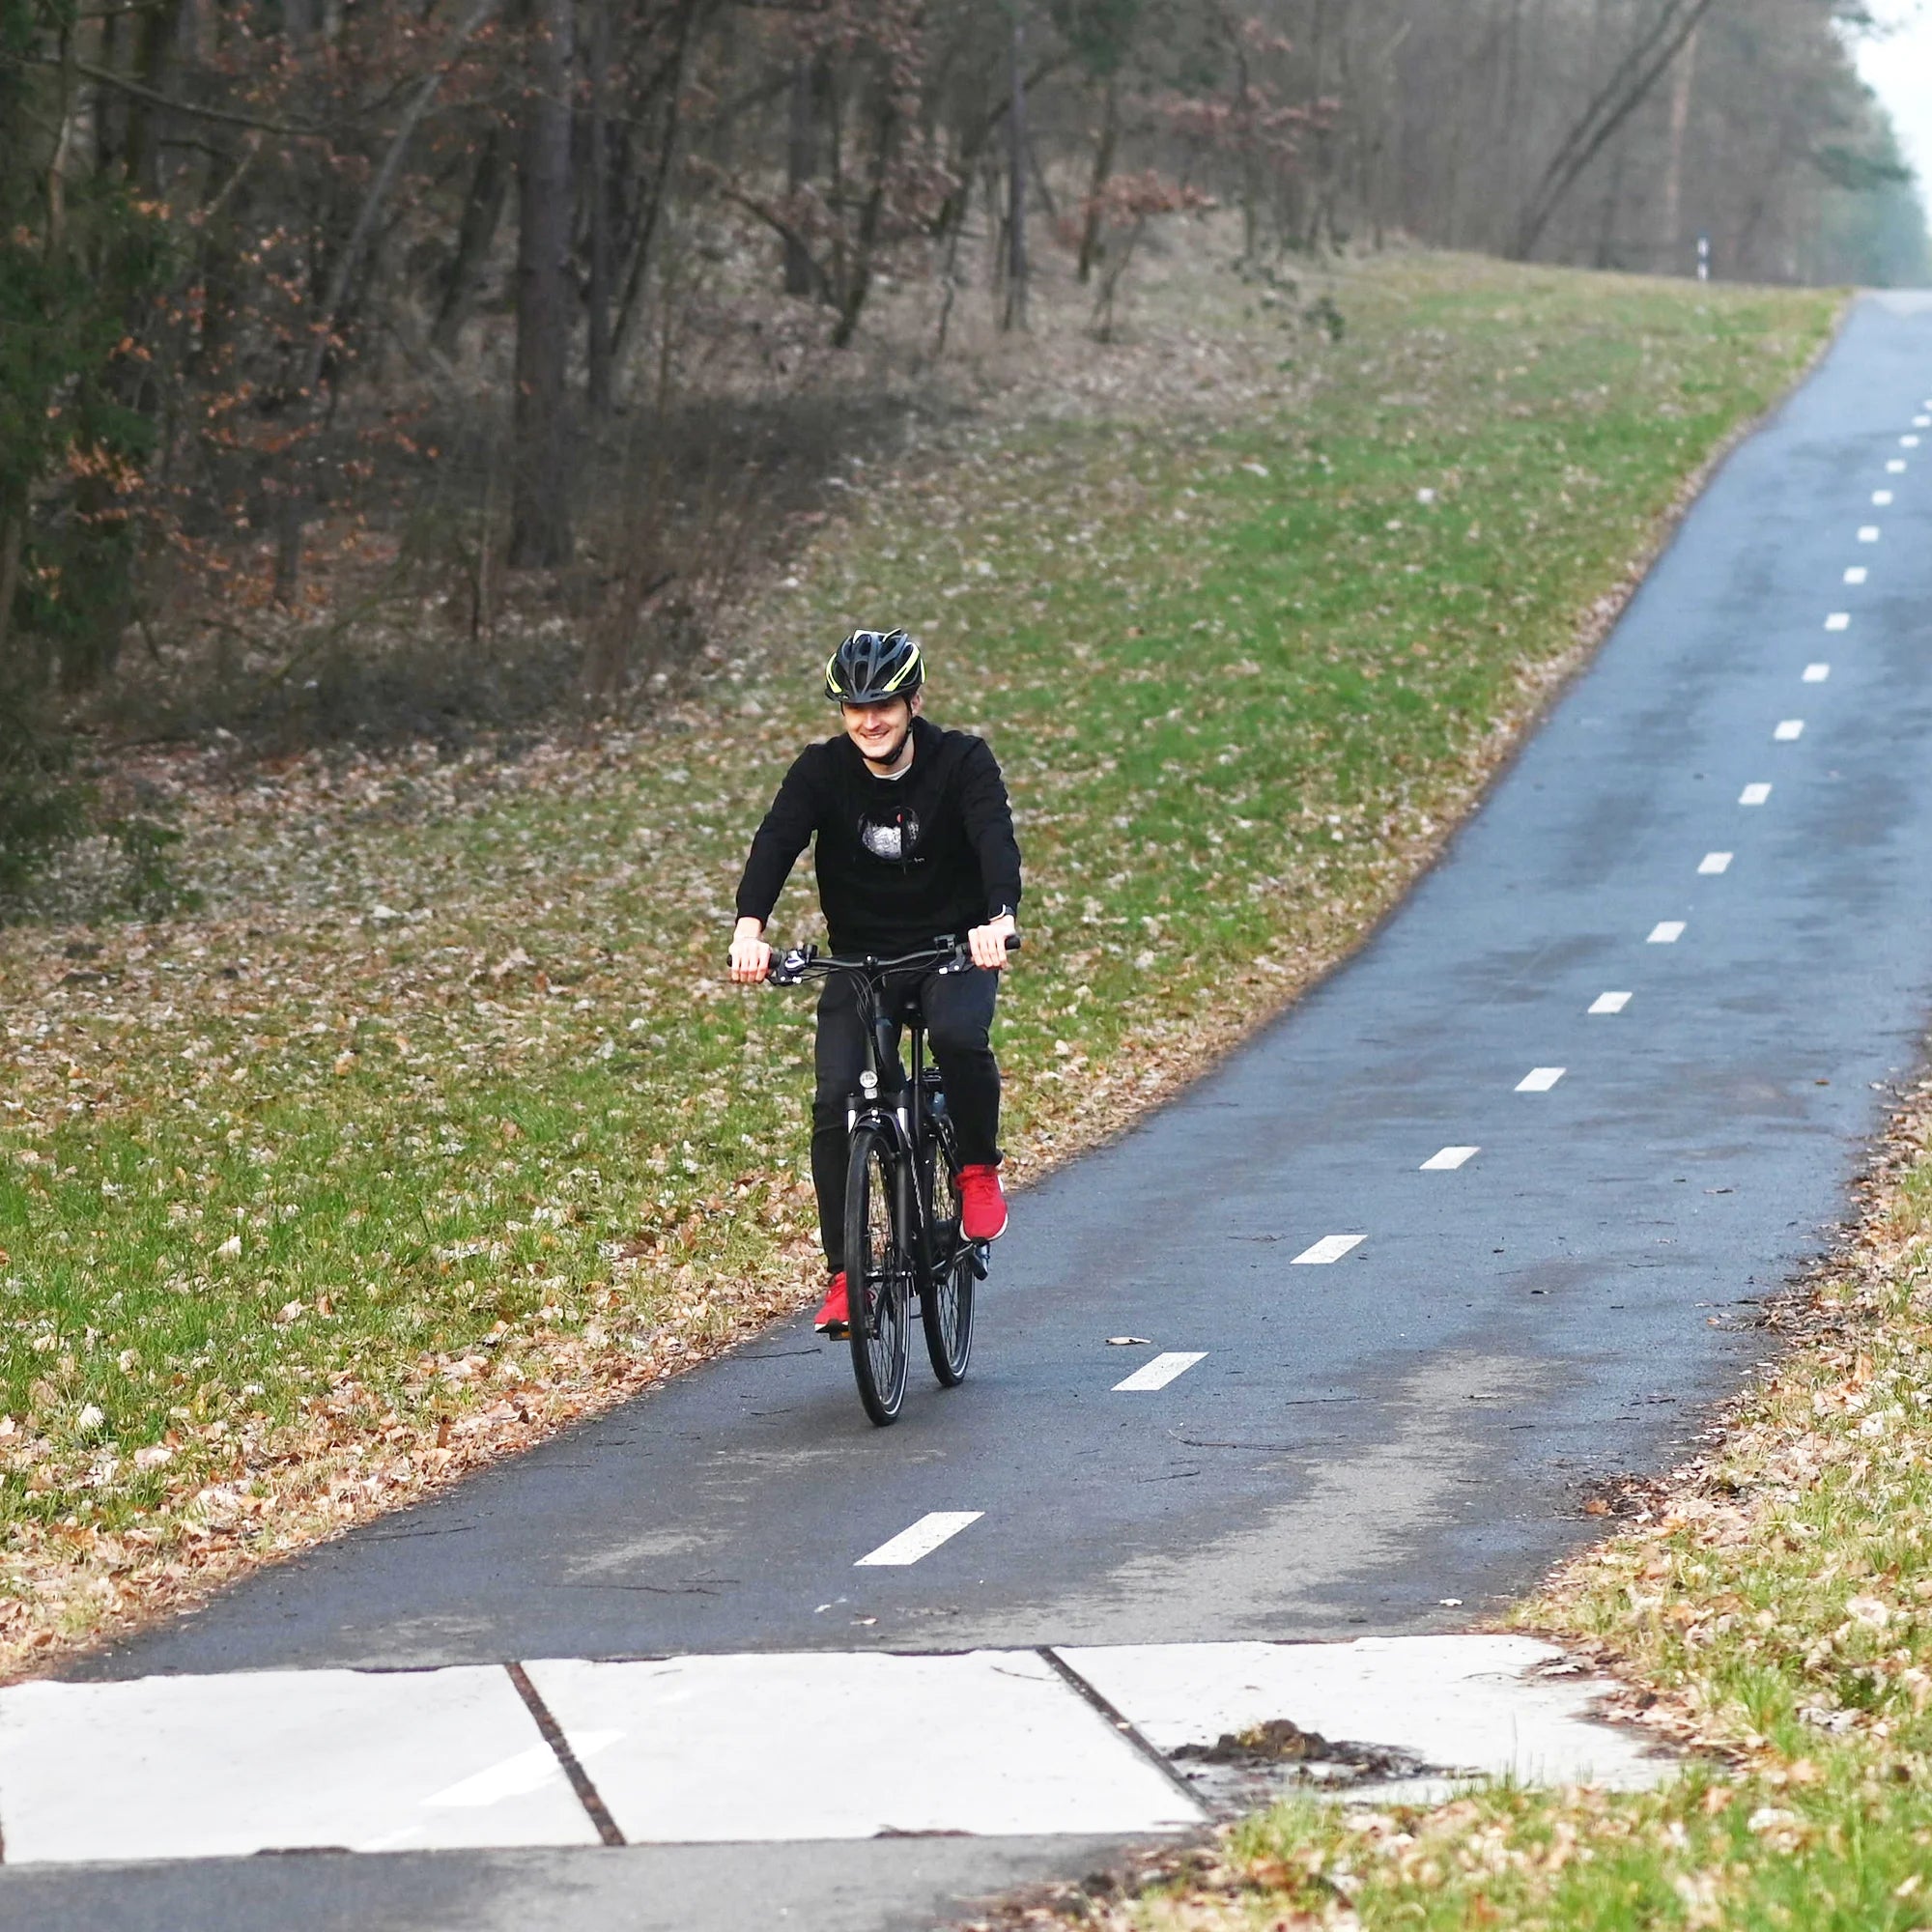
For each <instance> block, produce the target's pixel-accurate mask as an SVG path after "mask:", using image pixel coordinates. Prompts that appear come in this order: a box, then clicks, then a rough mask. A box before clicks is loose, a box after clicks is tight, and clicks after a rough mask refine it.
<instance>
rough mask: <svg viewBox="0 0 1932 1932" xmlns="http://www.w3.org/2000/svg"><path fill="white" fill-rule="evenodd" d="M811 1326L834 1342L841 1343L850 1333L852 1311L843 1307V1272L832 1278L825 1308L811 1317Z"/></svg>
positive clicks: (842, 1270) (840, 1270) (840, 1271)
mask: <svg viewBox="0 0 1932 1932" xmlns="http://www.w3.org/2000/svg"><path fill="white" fill-rule="evenodd" d="M811 1325H812V1326H813V1327H814V1328H816V1329H817V1330H818V1332H819V1333H820V1334H821V1335H829V1336H831V1338H832V1339H833V1340H834V1341H835V1342H838V1341H842V1340H843V1339H844V1338H845V1337H846V1336H847V1335H849V1334H850V1333H851V1332H852V1311H851V1309H850V1308H848V1307H847V1306H846V1305H845V1271H844V1269H843V1268H840V1269H839V1271H838V1273H837V1274H835V1275H834V1276H833V1277H832V1286H831V1288H830V1289H829V1290H827V1292H826V1295H825V1306H824V1307H823V1308H821V1309H820V1310H819V1311H818V1313H817V1314H816V1315H815V1316H813V1317H812V1320H811Z"/></svg>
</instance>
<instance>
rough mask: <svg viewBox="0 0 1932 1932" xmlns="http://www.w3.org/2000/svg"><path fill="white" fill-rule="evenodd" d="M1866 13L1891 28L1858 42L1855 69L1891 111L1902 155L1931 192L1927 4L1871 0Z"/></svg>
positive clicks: (1930, 10) (1931, 39) (1931, 69)
mask: <svg viewBox="0 0 1932 1932" xmlns="http://www.w3.org/2000/svg"><path fill="white" fill-rule="evenodd" d="M1871 11H1872V13H1873V14H1874V15H1875V16H1876V17H1877V18H1878V19H1880V20H1882V21H1883V22H1884V23H1885V24H1886V25H1887V26H1888V27H1889V28H1890V29H1891V31H1890V32H1889V34H1886V35H1884V36H1879V37H1874V38H1872V39H1869V40H1861V42H1860V43H1858V47H1857V54H1858V63H1859V71H1860V72H1861V74H1863V75H1864V77H1865V79H1866V81H1867V82H1868V83H1869V84H1870V86H1871V88H1872V91H1873V92H1874V93H1875V94H1877V96H1878V98H1879V99H1881V100H1882V101H1884V102H1885V104H1886V106H1887V107H1888V108H1889V109H1890V110H1891V120H1892V125H1893V127H1895V128H1897V129H1898V138H1899V142H1900V144H1901V145H1902V146H1903V147H1904V149H1905V157H1906V159H1907V160H1909V161H1910V162H1911V163H1912V164H1913V166H1914V167H1916V168H1917V169H1918V181H1919V185H1920V187H1921V189H1923V190H1926V191H1927V192H1928V194H1929V195H1932V5H1928V4H1927V0H1872V9H1871Z"/></svg>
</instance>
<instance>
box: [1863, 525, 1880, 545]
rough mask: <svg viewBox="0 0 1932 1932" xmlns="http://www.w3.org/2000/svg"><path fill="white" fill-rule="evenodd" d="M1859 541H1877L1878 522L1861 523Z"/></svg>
mask: <svg viewBox="0 0 1932 1932" xmlns="http://www.w3.org/2000/svg"><path fill="white" fill-rule="evenodd" d="M1859 541H1860V542H1861V543H1877V542H1878V526H1877V525H1876V524H1861V525H1860V526H1859Z"/></svg>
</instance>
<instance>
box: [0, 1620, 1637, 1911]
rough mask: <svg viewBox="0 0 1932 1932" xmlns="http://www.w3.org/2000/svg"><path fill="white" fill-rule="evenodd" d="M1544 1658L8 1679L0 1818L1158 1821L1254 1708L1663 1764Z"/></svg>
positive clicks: (1566, 1772)
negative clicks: (1194, 1760) (1186, 1763)
mask: <svg viewBox="0 0 1932 1932" xmlns="http://www.w3.org/2000/svg"><path fill="white" fill-rule="evenodd" d="M1558 1662H1561V1658H1560V1653H1558V1652H1557V1651H1556V1650H1555V1649H1554V1648H1553V1647H1552V1646H1550V1645H1548V1644H1546V1643H1541V1642H1538V1641H1536V1640H1534V1639H1532V1638H1528V1637H1512V1636H1461V1637H1423V1638H1403V1639H1393V1640H1378V1639H1373V1638H1370V1639H1364V1640H1362V1641H1359V1642H1356V1643H1350V1644H1259V1643H1225V1644H1178V1645H1139V1646H1133V1647H1129V1648H1124V1649H1119V1650H1107V1649H1080V1650H1069V1651H1065V1652H1064V1653H1052V1654H1041V1653H1038V1652H1035V1651H1027V1650H1022V1651H981V1652H974V1653H970V1654H967V1655H963V1656H950V1657H895V1656H882V1655H880V1654H879V1653H877V1652H849V1653H843V1654H840V1653H830V1654H828V1653H826V1652H822V1651H811V1652H801V1653H791V1654H784V1655H774V1654H771V1653H761V1654H755V1655H741V1656H729V1657H712V1656H702V1657H677V1658H664V1659H654V1660H639V1661H632V1662H596V1661H579V1660H571V1659H549V1660H540V1661H537V1662H530V1663H529V1664H527V1665H526V1666H524V1669H525V1671H526V1674H527V1682H528V1683H529V1684H530V1685H531V1686H532V1687H533V1689H534V1692H535V1698H536V1703H535V1705H534V1706H531V1705H526V1702H525V1699H524V1696H523V1695H522V1694H520V1692H519V1690H517V1689H516V1688H514V1681H513V1677H512V1674H511V1672H510V1671H509V1670H507V1669H496V1670H492V1669H485V1668H480V1667H477V1666H473V1665H456V1666H453V1667H450V1668H446V1669H442V1670H431V1671H370V1672H356V1671H344V1670H319V1671H259V1672H258V1671H238V1672H231V1673H227V1674H224V1675H219V1676H213V1677H159V1678H153V1677H151V1678H137V1679H135V1680H134V1681H132V1682H129V1683H119V1684H56V1683H41V1684H28V1685H21V1686H17V1687H15V1688H14V1689H11V1690H0V1843H4V1846H5V1856H6V1861H7V1863H8V1865H9V1866H10V1867H13V1868H14V1869H18V1868H21V1867H29V1866H35V1865H45V1864H99V1863H103V1862H138V1861H161V1860H181V1859H211V1858H240V1857H247V1856H251V1855H254V1854H258V1853H261V1852H283V1853H292V1852H326V1851H339V1852H367V1853H403V1852H418V1851H423V1850H431V1849H451V1848H456V1847H465V1846H469V1847H478V1848H482V1847H493V1848H510V1847H517V1846H539V1845H556V1846H567V1845H585V1846H587V1845H594V1844H597V1843H599V1842H600V1826H599V1811H600V1808H601V1813H602V1815H603V1816H605V1817H608V1818H609V1819H611V1820H613V1821H614V1823H615V1827H616V1830H617V1832H618V1833H621V1836H622V1838H623V1840H624V1841H625V1842H627V1843H629V1844H633V1845H638V1844H652V1843H656V1844H704V1843H747V1842H772V1841H795V1842H806V1841H811V1840H825V1839H871V1838H881V1837H884V1838H892V1837H908V1836H912V1837H918V1836H929V1835H934V1834H938V1835H944V1836H949V1837H976V1838H1003V1837H1011V1838H1022V1837H1025V1838H1037V1837H1044V1836H1066V1837H1069V1838H1091V1837H1099V1836H1111V1837H1121V1836H1127V1835H1133V1836H1141V1837H1146V1836H1156V1835H1160V1834H1165V1833H1177V1832H1183V1833H1184V1832H1189V1831H1192V1830H1195V1829H1197V1828H1198V1827H1200V1826H1202V1825H1204V1824H1205V1823H1206V1822H1208V1815H1209V1808H1208V1805H1209V1801H1208V1800H1207V1799H1206V1798H1204V1797H1197V1796H1195V1795H1193V1794H1192V1793H1191V1792H1190V1790H1189V1788H1188V1784H1187V1776H1188V1773H1187V1771H1186V1769H1185V1768H1184V1767H1183V1766H1181V1765H1180V1764H1179V1763H1177V1761H1176V1756H1175V1754H1176V1753H1177V1752H1179V1751H1180V1750H1181V1749H1182V1748H1183V1747H1187V1746H1203V1745H1208V1746H1211V1745H1212V1744H1213V1743H1214V1742H1215V1741H1216V1739H1217V1738H1218V1737H1219V1736H1220V1734H1221V1733H1223V1732H1237V1731H1245V1730H1249V1729H1251V1728H1253V1727H1255V1726H1258V1725H1263V1724H1266V1723H1268V1722H1269V1721H1270V1720H1274V1719H1287V1720H1289V1721H1290V1722H1291V1723H1293V1724H1294V1725H1295V1726H1297V1727H1298V1728H1299V1729H1300V1730H1302V1731H1316V1732H1321V1733H1322V1734H1323V1735H1324V1736H1326V1737H1328V1738H1331V1739H1335V1740H1347V1741H1349V1742H1350V1743H1353V1744H1357V1745H1368V1746H1374V1747H1379V1748H1382V1749H1386V1750H1389V1751H1393V1752H1396V1753H1399V1754H1401V1755H1403V1756H1405V1757H1406V1758H1409V1759H1413V1760H1415V1761H1417V1762H1418V1763H1419V1764H1421V1765H1423V1766H1426V1767H1428V1768H1429V1769H1430V1771H1431V1772H1432V1773H1433V1774H1434V1775H1435V1776H1436V1777H1437V1778H1438V1779H1440V1778H1444V1777H1471V1776H1497V1777H1505V1776H1506V1777H1515V1778H1519V1779H1522V1780H1525V1781H1595V1782H1603V1783H1609V1784H1615V1785H1620V1786H1628V1785H1634V1784H1644V1783H1650V1782H1653V1781H1655V1779H1656V1778H1658V1777H1659V1776H1664V1775H1667V1773H1668V1770H1669V1768H1670V1767H1669V1763H1668V1761H1667V1760H1666V1759H1664V1758H1662V1756H1660V1755H1658V1754H1657V1753H1654V1752H1650V1751H1647V1750H1646V1749H1645V1748H1644V1747H1643V1744H1642V1741H1641V1740H1639V1739H1637V1738H1635V1737H1634V1736H1633V1735H1632V1734H1629V1733H1626V1732H1622V1731H1618V1730H1615V1729H1612V1728H1610V1727H1608V1726H1605V1725H1604V1724H1601V1723H1599V1722H1597V1721H1596V1720H1595V1719H1594V1717H1593V1715H1592V1706H1593V1703H1594V1700H1595V1699H1596V1698H1597V1697H1598V1696H1599V1695H1601V1693H1602V1691H1603V1690H1605V1688H1606V1687H1605V1686H1604V1685H1603V1684H1601V1683H1599V1682H1596V1681H1594V1680H1590V1679H1587V1678H1577V1677H1575V1676H1561V1677H1548V1676H1546V1675H1543V1674H1542V1673H1544V1672H1546V1671H1547V1670H1548V1667H1549V1666H1550V1665H1551V1664H1552V1663H1558ZM533 1711H534V1713H535V1714H534V1715H533ZM540 1722H541V1724H542V1728H540ZM553 1723H554V1731H553V1730H552V1729H551V1726H552V1724H553ZM558 1743H560V1744H561V1746H562V1747H563V1749H561V1750H559V1749H558V1748H556V1747H555V1745H556V1744H558ZM566 1752H567V1753H568V1756H569V1758H571V1759H574V1760H575V1764H574V1767H573V1766H571V1765H568V1764H567V1763H566V1757H565V1753H566ZM573 1772H574V1773H575V1774H576V1776H577V1778H578V1786H579V1787H582V1788H577V1787H574V1785H573V1782H572V1781H571V1779H572V1775H573ZM4 1895H5V1894H4V1892H0V1899H4Z"/></svg>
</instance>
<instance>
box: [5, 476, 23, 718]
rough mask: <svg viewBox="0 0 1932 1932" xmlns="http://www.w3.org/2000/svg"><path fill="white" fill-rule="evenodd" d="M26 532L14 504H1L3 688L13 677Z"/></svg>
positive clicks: (19, 681)
mask: <svg viewBox="0 0 1932 1932" xmlns="http://www.w3.org/2000/svg"><path fill="white" fill-rule="evenodd" d="M25 535H26V519H25V516H24V514H23V513H21V512H19V511H16V510H15V509H14V507H13V506H12V505H7V506H5V507H0V691H5V690H6V689H7V688H8V686H9V684H10V683H13V684H16V685H17V684H18V683H22V682H24V681H25V680H21V679H12V678H10V676H9V672H8V663H7V660H8V647H9V645H10V643H11V641H12V639H13V635H14V598H15V597H16V596H18V595H19V590H20V545H21V540H22V538H23V537H24V536H25Z"/></svg>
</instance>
